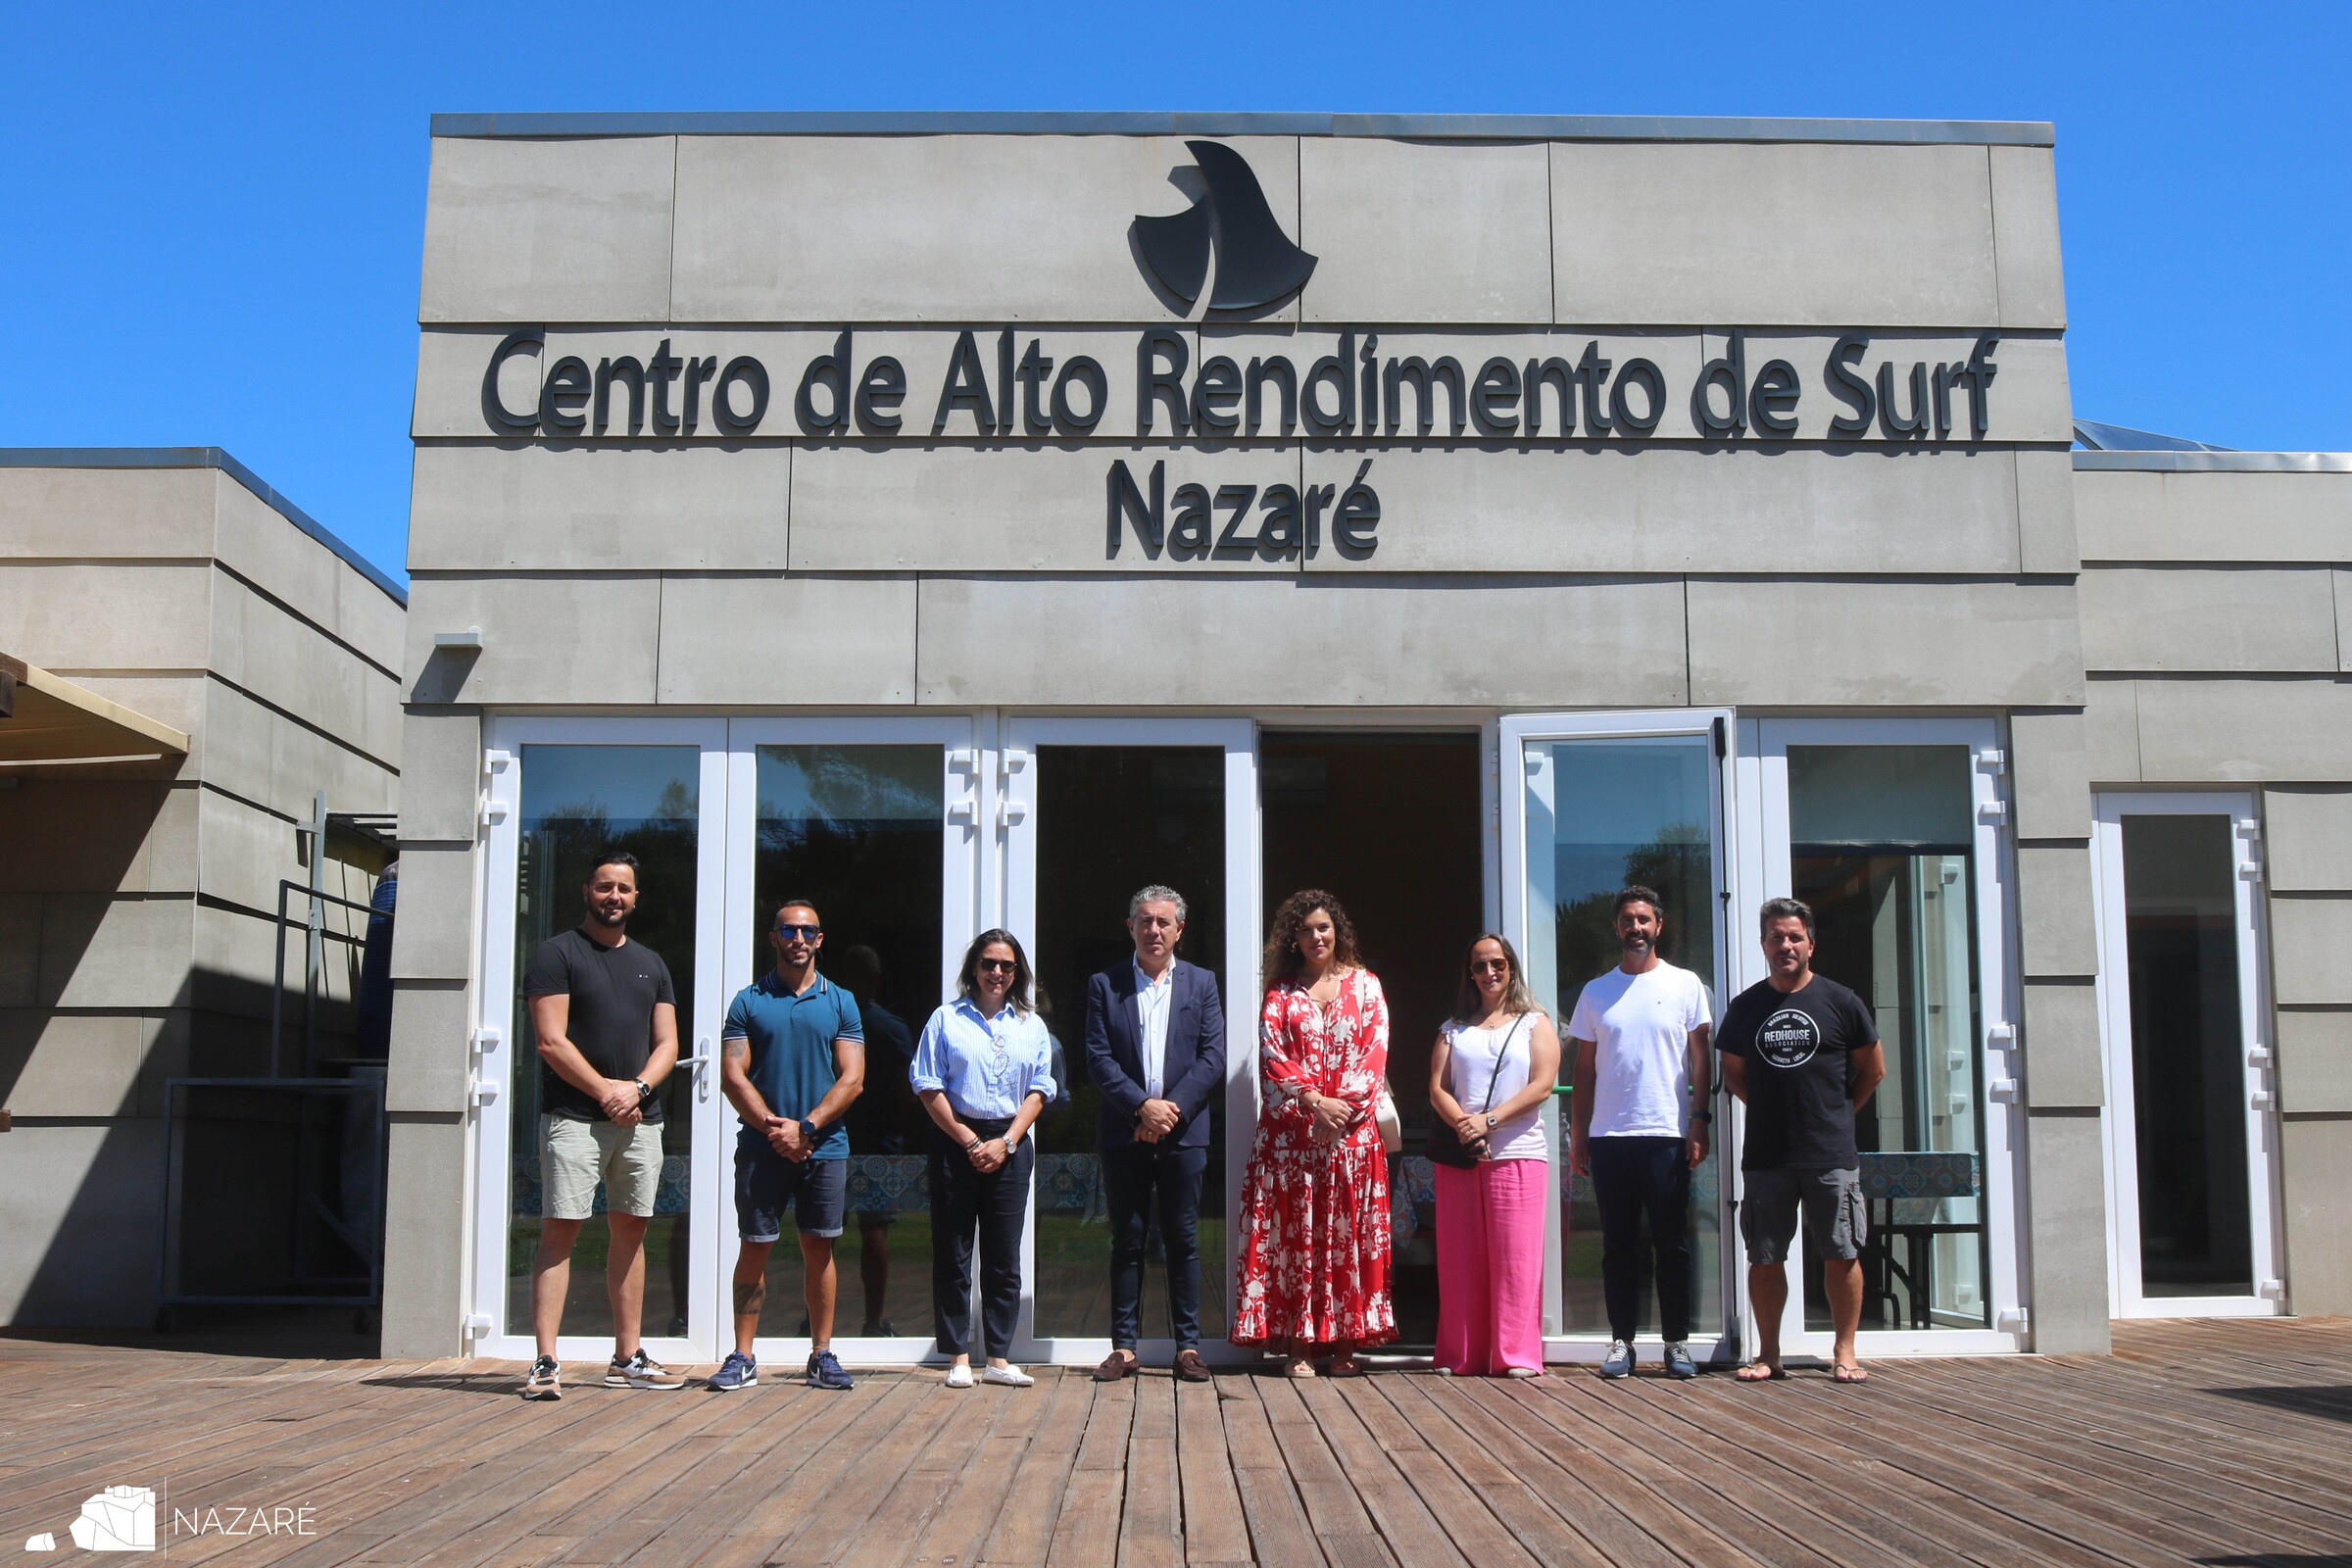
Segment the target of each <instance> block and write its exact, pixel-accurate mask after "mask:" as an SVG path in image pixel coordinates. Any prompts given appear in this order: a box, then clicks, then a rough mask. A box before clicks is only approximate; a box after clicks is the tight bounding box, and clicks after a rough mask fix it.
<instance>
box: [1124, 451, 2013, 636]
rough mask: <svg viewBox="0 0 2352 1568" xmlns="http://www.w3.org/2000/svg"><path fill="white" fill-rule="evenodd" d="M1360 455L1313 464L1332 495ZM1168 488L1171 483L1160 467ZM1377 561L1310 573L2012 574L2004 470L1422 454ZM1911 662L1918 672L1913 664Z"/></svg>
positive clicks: (2004, 456) (1388, 514) (1966, 463)
mask: <svg viewBox="0 0 2352 1568" xmlns="http://www.w3.org/2000/svg"><path fill="white" fill-rule="evenodd" d="M1364 457H1365V454H1364V453H1361V452H1358V451H1355V450H1353V449H1341V450H1310V451H1309V452H1308V453H1307V455H1306V467H1305V474H1306V477H1305V482H1306V483H1308V484H1313V485H1331V486H1334V487H1335V488H1336V489H1337V490H1340V491H1345V490H1346V489H1347V487H1348V485H1349V484H1350V483H1351V482H1353V480H1354V477H1355V474H1356V470H1357V469H1358V467H1359V466H1361V465H1362V464H1363V461H1364ZM1169 466H1170V469H1171V471H1174V469H1175V467H1176V465H1175V464H1174V463H1173V462H1171V464H1170V465H1169ZM1365 480H1366V482H1367V483H1369V484H1371V485H1372V486H1373V488H1374V489H1375V490H1376V491H1377V492H1378V493H1379V496H1380V507H1381V520H1380V529H1379V540H1380V546H1379V549H1378V550H1377V551H1375V552H1374V553H1373V555H1372V556H1370V557H1369V558H1367V559H1365V560H1362V561H1355V562H1351V561H1349V560H1348V558H1347V557H1345V556H1344V555H1342V554H1341V553H1340V552H1338V551H1336V550H1331V549H1326V550H1324V551H1323V552H1321V553H1320V554H1318V555H1317V556H1316V557H1315V558H1314V559H1313V560H1312V561H1310V562H1308V563H1307V569H1308V570H1310V571H1462V572H1492V571H1505V572H1507V571H1610V572H1617V571H1625V572H1682V571H1709V572H1762V573H1773V574H1785V573H1789V572H1819V573H1823V574H1832V573H1847V572H1987V573H1989V572H2013V571H2015V570H2016V569H2017V566H2018V561H2017V516H2016V474H2015V471H2014V468H2013V466H2012V462H2011V455H2010V454H2008V453H2006V452H1976V453H1949V454H1930V453H1927V452H1923V451H1908V452H1900V453H1896V452H1886V451H1869V450H1865V451H1845V452H1825V451H1821V450H1818V449H1797V450H1789V449H1786V448H1783V449H1780V450H1777V451H1762V450H1760V451H1752V452H1739V453H1723V452H1709V451H1701V450H1697V449H1694V448H1661V449H1658V450H1654V451H1624V450H1612V451H1607V452H1597V453H1595V452H1586V451H1580V450H1576V449H1565V450H1563V449H1557V448H1546V449H1536V450H1526V449H1519V448H1511V449H1501V450H1496V449H1478V448H1470V447H1449V446H1429V447H1417V448H1412V449H1409V450H1402V451H1398V450H1391V451H1387V452H1383V453H1381V454H1379V455H1378V456H1377V457H1375V458H1374V459H1373V462H1372V466H1371V469H1370V471H1369V472H1368V473H1367V474H1366V475H1365ZM1914 662H1916V661H1914Z"/></svg>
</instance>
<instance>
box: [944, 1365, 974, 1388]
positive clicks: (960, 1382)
mask: <svg viewBox="0 0 2352 1568" xmlns="http://www.w3.org/2000/svg"><path fill="white" fill-rule="evenodd" d="M971 1386H972V1369H971V1368H970V1367H968V1366H952V1367H950V1368H948V1387H949V1388H951V1389H968V1388H970V1387H971Z"/></svg>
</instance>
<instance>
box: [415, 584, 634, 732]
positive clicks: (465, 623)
mask: <svg viewBox="0 0 2352 1568" xmlns="http://www.w3.org/2000/svg"><path fill="white" fill-rule="evenodd" d="M469 626H479V627H480V628H481V629H482V641H483V647H482V651H481V652H480V653H478V654H475V653H471V652H469V651H464V650H456V649H450V650H443V651H440V652H435V651H434V648H433V634H434V633H435V632H440V631H463V630H465V629H466V628H467V627H469ZM661 632H662V581H661V579H660V578H659V577H656V576H653V575H650V574H646V575H633V576H625V577H572V578H562V577H434V578H421V579H418V580H417V581H416V582H415V583H413V584H412V585H411V588H410V595H409V653H408V658H407V660H406V661H405V662H404V663H403V665H402V667H403V668H404V669H406V670H407V671H408V678H409V681H410V687H409V700H410V701H412V702H417V703H436V704H437V703H584V704H589V705H593V706H597V707H613V706H619V705H626V704H630V703H650V702H652V701H653V700H654V687H655V679H654V671H655V664H656V661H657V650H658V648H659V646H660V643H661Z"/></svg>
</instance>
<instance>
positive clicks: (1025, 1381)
mask: <svg viewBox="0 0 2352 1568" xmlns="http://www.w3.org/2000/svg"><path fill="white" fill-rule="evenodd" d="M980 1381H981V1382H983V1383H995V1384H999V1385H1002V1386H1003V1387H1005V1388H1007V1389H1025V1388H1027V1387H1029V1385H1031V1384H1032V1383H1035V1382H1036V1381H1037V1379H1035V1378H1033V1377H1031V1376H1030V1375H1029V1374H1028V1373H1026V1372H1024V1371H1022V1370H1021V1369H1020V1368H1019V1367H1017V1366H1009V1365H1007V1366H992V1367H986V1368H983V1369H982V1370H981V1373H980Z"/></svg>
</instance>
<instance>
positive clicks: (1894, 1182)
mask: <svg viewBox="0 0 2352 1568" xmlns="http://www.w3.org/2000/svg"><path fill="white" fill-rule="evenodd" d="M1971 788H1972V785H1971V773H1970V761H1969V752H1968V748H1967V747H1965V746H1791V747H1789V837H1790V841H1791V843H1790V852H1789V868H1790V873H1791V878H1792V887H1793V891H1794V893H1795V895H1796V897H1798V898H1800V899H1802V900H1804V901H1805V902H1806V903H1807V904H1810V905H1811V906H1812V907H1813V913H1814V919H1815V922H1816V928H1817V936H1816V944H1815V951H1814V960H1813V962H1814V968H1815V969H1816V970H1817V971H1818V972H1819V973H1822V974H1825V975H1827V976H1829V977H1830V978H1831V979H1834V980H1837V981H1838V982H1839V983H1840V984H1842V985H1845V986H1847V987H1849V988H1850V989H1851V990H1852V991H1853V992H1854V993H1855V994H1856V995H1858V996H1859V997H1861V999H1862V1001H1863V1004H1864V1005H1866V1006H1868V1007H1869V1008H1870V1009H1871V1011H1872V1014H1873V1016H1874V1017H1875V1018H1876V1019H1877V1021H1878V1025H1879V1038H1880V1040H1881V1041H1882V1043H1883V1044H1884V1045H1885V1046H1886V1051H1887V1078H1886V1081H1885V1082H1884V1083H1882V1084H1881V1085H1880V1086H1879V1089H1878V1093H1877V1094H1876V1095H1875V1096H1874V1097H1873V1098H1872V1100H1871V1101H1870V1103H1867V1104H1865V1105H1864V1106H1863V1107H1862V1110H1861V1113H1860V1114H1859V1115H1858V1116H1857V1117H1856V1118H1855V1124H1854V1135H1855V1142H1856V1144H1857V1145H1858V1146H1859V1148H1860V1149H1861V1152H1862V1175H1863V1190H1864V1193H1865V1195H1866V1196H1867V1197H1868V1198H1869V1199H1870V1229H1871V1241H1870V1249H1869V1251H1868V1252H1867V1253H1866V1254H1865V1256H1864V1259H1863V1291H1864V1298H1863V1307H1862V1326H1863V1327H1864V1328H1866V1329H1898V1328H1912V1329H1925V1328H1984V1327H1986V1326H1988V1325H1989V1324H1990V1322H1991V1316H1990V1313H1991V1304H1990V1299H1989V1296H1988V1293H1987V1288H1986V1287H1987V1272H1986V1271H1987V1268H1988V1266H1989V1265H1988V1254H1987V1252H1986V1247H1987V1245H1988V1243H1987V1236H1986V1230H1985V1214H1984V1199H1983V1192H1984V1083H1983V1058H1982V1055H1981V1054H1980V1053H1979V1051H1978V1049H1977V1042H1978V1040H1979V1038H1980V1031H1979V1028H1978V1022H1977V1020H1978V1016H1979V1004H1978V997H1977V974H1976V942H1975V931H1976V920H1975V908H1974V902H1973V901H1974V893H1975V877H1974V875H1973V874H1972V865H1973V856H1974V842H1975V826H1974V820H1975V813H1974V811H1973V810H1972V809H1971V793H1970V792H1971ZM1805 1321H1806V1325H1807V1327H1808V1328H1812V1329H1817V1330H1825V1331H1826V1330H1827V1329H1828V1328H1829V1327H1830V1315H1829V1305H1828V1301H1827V1299H1825V1298H1824V1297H1823V1295H1822V1290H1821V1267H1820V1261H1819V1259H1808V1260H1807V1264H1806V1268H1805Z"/></svg>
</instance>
